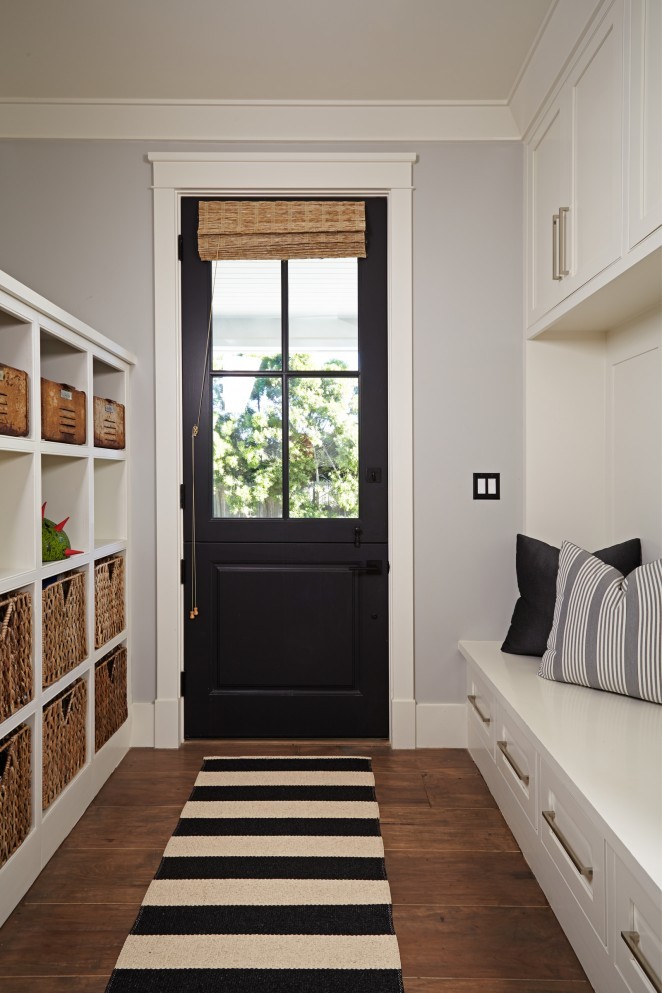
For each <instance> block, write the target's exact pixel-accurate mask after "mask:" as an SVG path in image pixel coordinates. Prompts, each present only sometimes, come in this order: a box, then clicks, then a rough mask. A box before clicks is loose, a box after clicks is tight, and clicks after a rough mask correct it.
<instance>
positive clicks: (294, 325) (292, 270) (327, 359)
mask: <svg viewBox="0 0 662 993" xmlns="http://www.w3.org/2000/svg"><path fill="white" fill-rule="evenodd" d="M358 285H359V284H358V259H292V260H291V261H290V262H289V263H288V296H289V339H290V355H289V363H290V369H334V368H335V369H352V370H354V369H358V364H359V356H358Z"/></svg>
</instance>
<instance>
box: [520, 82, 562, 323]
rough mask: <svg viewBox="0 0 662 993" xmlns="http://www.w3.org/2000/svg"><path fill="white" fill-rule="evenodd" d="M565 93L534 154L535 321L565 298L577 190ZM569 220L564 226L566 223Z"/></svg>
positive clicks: (532, 280)
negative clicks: (565, 244) (570, 210)
mask: <svg viewBox="0 0 662 993" xmlns="http://www.w3.org/2000/svg"><path fill="white" fill-rule="evenodd" d="M570 109H571V108H570V101H569V100H568V97H567V94H562V95H561V96H560V97H559V99H558V100H557V101H556V102H555V103H554V105H553V106H552V107H551V108H550V110H549V111H548V113H547V114H546V115H545V117H544V118H543V120H542V121H541V123H540V125H539V127H538V129H537V131H536V133H535V134H534V136H533V139H532V141H531V144H530V145H529V151H528V189H529V204H530V210H529V239H530V241H529V244H530V246H531V251H530V252H529V275H528V283H529V316H530V322H529V323H531V322H532V321H534V320H536V319H537V318H538V317H541V316H542V315H543V314H545V313H547V311H548V310H549V309H550V308H551V307H553V306H554V305H555V304H556V303H558V302H559V300H561V299H563V296H564V294H565V287H564V286H563V285H562V282H563V280H562V277H561V268H562V263H563V261H564V260H563V259H561V258H560V255H559V248H560V246H561V244H562V240H561V239H560V235H561V234H562V233H563V232H562V231H561V230H560V229H561V227H562V225H563V226H565V222H566V219H567V212H566V211H564V212H563V213H561V212H560V207H561V206H562V205H563V206H566V207H567V206H568V204H569V203H570V195H571V190H572V174H571V168H570V164H571V137H572V127H571V113H570ZM562 218H563V221H562V220H561V219H562Z"/></svg>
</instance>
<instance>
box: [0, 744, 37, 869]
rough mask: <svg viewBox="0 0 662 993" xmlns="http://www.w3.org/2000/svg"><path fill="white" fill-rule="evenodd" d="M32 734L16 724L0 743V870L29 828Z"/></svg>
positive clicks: (30, 818) (23, 839) (20, 843)
mask: <svg viewBox="0 0 662 993" xmlns="http://www.w3.org/2000/svg"><path fill="white" fill-rule="evenodd" d="M31 743H32V731H31V730H30V725H29V724H19V726H18V727H17V728H15V729H14V730H13V731H12V732H11V734H8V735H7V736H6V737H5V738H3V739H2V740H0V866H1V865H4V864H5V862H6V861H7V860H8V859H9V858H11V856H12V855H13V853H14V852H15V851H16V849H17V848H19V847H20V846H21V845H22V844H23V842H24V841H25V839H26V838H27V836H28V834H29V833H30V827H31V825H32V758H31Z"/></svg>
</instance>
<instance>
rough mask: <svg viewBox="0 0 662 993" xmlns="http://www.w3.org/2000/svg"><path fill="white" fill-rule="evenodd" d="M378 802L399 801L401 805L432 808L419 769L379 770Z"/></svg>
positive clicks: (376, 780) (377, 784)
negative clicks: (405, 770) (411, 770)
mask: <svg viewBox="0 0 662 993" xmlns="http://www.w3.org/2000/svg"><path fill="white" fill-rule="evenodd" d="M375 786H376V790H377V802H378V803H379V804H380V805H386V804H388V803H397V804H398V805H399V806H407V805H410V804H412V805H416V804H418V805H420V806H423V807H424V808H425V809H426V810H427V811H429V810H430V801H429V800H428V795H427V792H426V790H425V785H424V783H423V776H422V774H421V773H420V772H419V771H418V770H414V771H413V772H408V773H404V772H379V773H377V774H376V775H375Z"/></svg>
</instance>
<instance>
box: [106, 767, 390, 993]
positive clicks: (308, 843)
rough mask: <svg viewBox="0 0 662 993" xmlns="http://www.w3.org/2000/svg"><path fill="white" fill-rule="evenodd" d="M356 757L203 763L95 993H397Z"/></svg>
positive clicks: (369, 799)
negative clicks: (102, 990) (101, 990)
mask: <svg viewBox="0 0 662 993" xmlns="http://www.w3.org/2000/svg"><path fill="white" fill-rule="evenodd" d="M402 991H403V986H402V975H401V971H400V956H399V952H398V944H397V939H396V937H395V932H394V930H393V917H392V908H391V894H390V890H389V885H388V882H387V879H386V869H385V865H384V846H383V842H382V839H381V834H380V830H379V809H378V806H377V803H376V800H375V780H374V777H373V774H372V771H371V764H370V759H367V758H344V757H343V758H315V757H310V758H302V757H298V758H208V759H205V760H204V763H203V766H202V771H201V772H200V774H199V775H198V778H197V780H196V783H195V788H194V789H193V792H192V794H191V797H190V799H189V801H188V803H187V804H186V806H185V807H184V809H183V811H182V814H181V818H180V821H179V823H178V825H177V827H176V829H175V833H174V835H173V837H172V838H171V839H170V841H169V842H168V846H167V848H166V850H165V853H164V857H163V860H162V861H161V864H160V866H159V868H158V870H157V873H156V876H155V878H154V880H153V881H152V883H151V884H150V887H149V889H148V890H147V894H146V896H145V899H144V900H143V904H142V907H141V910H140V913H139V914H138V918H137V920H136V923H135V924H134V926H133V929H132V931H131V934H130V935H129V937H128V938H127V940H126V942H125V944H124V947H123V949H122V951H121V953H120V956H119V958H118V960H117V965H116V967H115V970H114V972H113V974H112V976H111V978H110V982H109V984H108V987H107V991H106V993H402Z"/></svg>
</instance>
